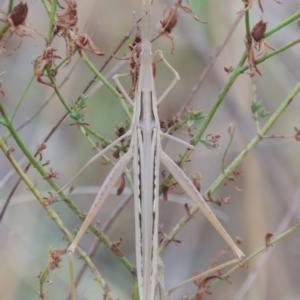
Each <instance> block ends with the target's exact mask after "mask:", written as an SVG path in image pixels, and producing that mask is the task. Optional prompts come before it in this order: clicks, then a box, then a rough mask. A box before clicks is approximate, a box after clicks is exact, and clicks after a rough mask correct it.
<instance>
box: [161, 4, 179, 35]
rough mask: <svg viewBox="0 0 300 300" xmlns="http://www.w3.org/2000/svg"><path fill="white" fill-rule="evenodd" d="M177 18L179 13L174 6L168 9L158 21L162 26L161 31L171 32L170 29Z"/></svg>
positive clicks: (174, 24)
mask: <svg viewBox="0 0 300 300" xmlns="http://www.w3.org/2000/svg"><path fill="white" fill-rule="evenodd" d="M178 20H179V13H178V11H177V10H176V11H175V8H172V9H170V10H169V12H168V13H167V14H166V15H165V16H164V18H163V19H162V20H161V21H160V23H161V25H162V28H161V32H166V33H171V31H172V30H173V29H174V28H175V26H176V25H177V23H178Z"/></svg>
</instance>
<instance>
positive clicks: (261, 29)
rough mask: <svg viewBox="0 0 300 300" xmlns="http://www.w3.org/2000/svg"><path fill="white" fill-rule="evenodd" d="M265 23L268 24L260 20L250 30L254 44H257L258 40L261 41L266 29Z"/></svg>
mask: <svg viewBox="0 0 300 300" xmlns="http://www.w3.org/2000/svg"><path fill="white" fill-rule="evenodd" d="M267 23H268V22H264V21H263V20H260V21H259V22H258V23H257V24H256V25H255V26H254V27H253V29H252V31H251V35H252V37H253V39H254V40H255V41H256V42H259V41H260V40H262V39H263V37H264V35H265V32H266V29H267Z"/></svg>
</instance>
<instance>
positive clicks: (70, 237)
mask: <svg viewBox="0 0 300 300" xmlns="http://www.w3.org/2000/svg"><path fill="white" fill-rule="evenodd" d="M0 148H1V150H2V151H3V153H4V155H5V156H6V157H7V159H8V160H9V162H10V163H11V165H12V166H13V167H14V169H15V170H16V172H17V173H18V175H19V176H20V177H21V178H22V180H23V182H24V183H25V184H26V186H27V187H28V189H29V190H30V191H31V192H32V194H33V195H34V196H35V198H36V199H37V200H38V201H39V203H40V204H41V205H42V207H43V208H44V209H45V210H46V212H47V214H48V215H49V216H50V217H51V219H52V220H53V221H54V223H55V224H56V225H57V226H58V227H59V229H60V230H61V231H62V232H63V233H64V235H65V236H66V238H67V240H68V241H69V242H70V243H71V242H72V241H73V239H74V237H73V235H72V234H71V233H70V232H69V231H68V229H67V228H66V227H65V225H64V224H63V222H62V221H61V219H60V218H59V216H58V215H57V214H56V212H55V211H54V210H53V209H52V208H51V206H50V205H46V204H45V203H44V200H43V197H42V195H41V194H40V193H39V191H38V190H37V189H36V187H35V184H34V183H33V182H32V181H31V180H30V179H29V177H27V175H26V174H25V173H24V172H23V170H22V169H21V167H20V166H19V165H18V163H17V161H16V160H15V159H14V157H13V156H12V155H11V151H10V149H9V148H8V147H7V145H6V144H5V142H4V141H3V140H2V139H0ZM22 150H25V149H22ZM76 251H77V252H78V253H79V255H80V257H82V258H83V259H84V260H85V262H86V263H87V264H88V265H89V267H90V269H91V270H92V272H93V274H94V275H95V277H96V280H97V281H98V282H99V284H100V285H101V286H102V288H103V290H106V289H107V285H106V283H105V281H104V279H103V277H102V275H101V274H100V273H99V271H98V270H97V268H96V266H95V265H94V264H93V263H92V261H91V259H90V258H89V257H88V255H87V254H86V253H85V252H84V251H83V250H82V249H81V248H80V247H79V246H77V248H76ZM109 295H110V299H113V297H112V296H111V293H109Z"/></svg>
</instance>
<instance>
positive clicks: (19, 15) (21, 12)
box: [8, 1, 28, 27]
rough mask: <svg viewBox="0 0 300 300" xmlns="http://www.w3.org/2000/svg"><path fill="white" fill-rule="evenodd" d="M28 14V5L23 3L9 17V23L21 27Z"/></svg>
mask: <svg viewBox="0 0 300 300" xmlns="http://www.w3.org/2000/svg"><path fill="white" fill-rule="evenodd" d="M27 12H28V7H27V3H23V2H22V1H21V2H20V3H19V4H18V5H16V6H15V7H14V8H13V10H12V12H11V13H10V14H9V16H8V21H9V23H10V24H12V25H14V26H16V27H17V26H19V25H21V24H22V23H23V22H24V21H25V19H26V17H27Z"/></svg>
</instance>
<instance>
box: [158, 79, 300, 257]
mask: <svg viewBox="0 0 300 300" xmlns="http://www.w3.org/2000/svg"><path fill="white" fill-rule="evenodd" d="M299 92H300V82H298V83H297V85H296V86H295V87H294V88H293V90H292V91H291V92H290V93H289V94H288V96H287V97H286V98H285V99H284V101H283V102H282V104H281V105H280V106H279V107H278V108H277V110H276V111H275V112H274V114H273V115H272V116H271V117H270V118H269V120H268V121H267V123H266V124H265V126H264V127H263V128H262V129H261V134H262V135H265V134H266V133H267V132H268V131H269V129H270V128H271V127H272V126H273V124H274V123H275V122H276V121H277V120H278V118H279V117H280V116H281V115H282V113H283V112H284V111H285V110H286V108H287V107H288V106H289V104H290V103H291V102H292V100H293V99H294V97H295V96H296V95H297V94H298V93H299ZM261 139H262V138H261V137H260V136H259V135H256V136H255V137H254V138H253V139H252V141H251V142H250V143H249V144H248V145H247V147H246V149H245V150H244V151H242V152H241V153H240V154H239V155H238V156H237V157H236V158H235V159H234V161H233V162H232V163H231V164H230V165H229V166H228V167H227V168H226V169H225V170H224V172H222V173H221V174H220V175H219V177H218V178H217V179H216V180H215V182H214V183H213V184H212V185H211V186H210V188H209V189H208V191H206V193H205V194H207V193H208V192H209V193H210V194H213V193H214V192H215V191H216V189H217V188H218V187H219V186H220V185H221V183H222V182H223V181H224V180H225V178H226V177H227V176H228V175H230V174H231V173H232V171H233V170H235V169H236V168H237V166H238V165H239V164H240V163H241V162H242V161H243V159H244V158H245V157H246V156H247V154H248V153H249V151H250V150H252V149H253V148H254V147H255V146H256V145H257V144H258V143H259V142H260V141H261ZM198 210H199V208H198V206H193V207H192V208H191V209H190V210H189V213H188V214H187V215H185V216H184V217H183V218H182V219H181V220H180V222H179V223H178V224H177V226H176V227H175V228H174V229H173V230H172V232H171V233H170V234H169V235H168V237H167V238H166V239H165V240H164V241H163V242H162V243H161V245H160V247H159V253H161V252H162V251H163V250H164V248H165V247H166V245H167V244H168V243H169V242H170V241H172V240H173V239H174V238H175V236H176V235H177V234H178V233H179V232H180V231H181V229H182V228H183V227H184V225H185V224H186V223H187V222H188V221H189V220H190V219H191V218H192V217H193V216H194V215H195V213H196V212H197V211H198Z"/></svg>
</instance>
